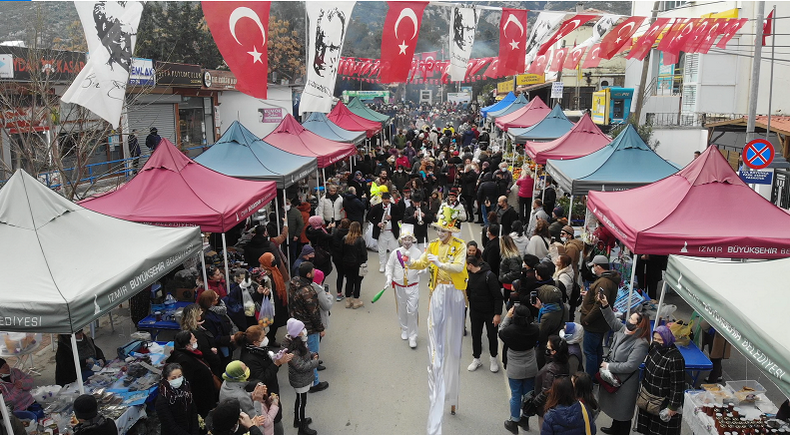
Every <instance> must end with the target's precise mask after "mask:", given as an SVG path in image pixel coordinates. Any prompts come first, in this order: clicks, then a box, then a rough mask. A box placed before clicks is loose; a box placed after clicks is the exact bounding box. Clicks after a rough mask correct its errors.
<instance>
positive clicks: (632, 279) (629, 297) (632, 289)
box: [610, 253, 637, 321]
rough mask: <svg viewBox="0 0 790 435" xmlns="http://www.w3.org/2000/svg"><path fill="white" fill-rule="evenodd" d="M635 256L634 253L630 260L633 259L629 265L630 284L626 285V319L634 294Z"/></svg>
mask: <svg viewBox="0 0 790 435" xmlns="http://www.w3.org/2000/svg"><path fill="white" fill-rule="evenodd" d="M636 257H637V255H636V253H634V254H633V257H632V260H631V261H633V264H632V265H631V284H630V285H629V287H628V309H627V310H626V318H625V320H626V321H627V320H628V316H630V315H631V297H632V296H633V294H634V281H636ZM610 303H611V302H610Z"/></svg>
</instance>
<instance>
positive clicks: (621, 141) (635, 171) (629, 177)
mask: <svg viewBox="0 0 790 435" xmlns="http://www.w3.org/2000/svg"><path fill="white" fill-rule="evenodd" d="M678 169H679V168H677V167H676V166H675V165H673V164H672V163H669V162H667V161H666V160H664V159H662V158H661V157H659V155H658V154H656V153H655V152H654V151H653V150H651V149H650V147H648V146H647V145H646V144H645V142H644V141H643V140H642V138H641V137H639V134H638V133H637V132H636V130H635V129H634V127H633V126H632V125H630V124H629V125H628V126H627V127H626V128H625V130H623V131H622V132H621V133H620V135H618V136H617V137H616V138H615V139H614V140H613V141H612V142H611V143H610V144H608V145H606V146H605V147H603V148H601V149H600V150H598V151H596V152H594V153H592V154H589V155H587V156H584V157H579V158H578V159H572V160H551V159H549V160H548V161H547V162H546V172H548V173H549V175H551V176H552V177H554V180H555V181H556V182H557V185H558V186H560V188H561V189H562V190H563V191H565V192H568V193H570V194H571V195H586V194H587V192H589V191H590V190H598V191H605V192H610V191H615V190H626V189H631V188H634V187H639V186H644V185H646V184H650V183H654V182H656V181H658V180H661V179H663V178H666V177H669V176H670V175H672V174H674V173H675V172H677V171H678Z"/></svg>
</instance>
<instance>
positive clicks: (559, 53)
mask: <svg viewBox="0 0 790 435" xmlns="http://www.w3.org/2000/svg"><path fill="white" fill-rule="evenodd" d="M569 50H570V48H560V49H559V50H554V56H552V58H551V66H549V72H558V71H561V70H562V64H563V63H564V62H565V57H566V56H567V55H568V51H569Z"/></svg>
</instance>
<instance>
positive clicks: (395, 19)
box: [381, 1, 428, 83]
mask: <svg viewBox="0 0 790 435" xmlns="http://www.w3.org/2000/svg"><path fill="white" fill-rule="evenodd" d="M387 5H388V6H389V11H388V12H387V18H386V19H385V20H384V29H383V33H382V35H381V81H382V82H383V83H398V82H405V81H406V80H407V79H408V78H409V70H410V69H411V59H412V58H413V57H414V49H415V48H417V39H418V36H419V34H420V24H421V23H422V13H423V12H424V11H425V6H427V5H428V2H416V1H405V2H401V1H390V2H387Z"/></svg>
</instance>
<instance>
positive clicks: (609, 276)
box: [579, 255, 621, 378]
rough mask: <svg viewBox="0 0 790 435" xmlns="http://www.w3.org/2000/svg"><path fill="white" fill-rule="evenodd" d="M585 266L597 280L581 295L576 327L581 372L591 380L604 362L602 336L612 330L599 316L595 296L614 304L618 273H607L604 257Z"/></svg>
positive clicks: (607, 264)
mask: <svg viewBox="0 0 790 435" xmlns="http://www.w3.org/2000/svg"><path fill="white" fill-rule="evenodd" d="M587 266H588V267H589V268H590V269H591V270H592V271H593V273H594V274H595V276H597V277H598V279H596V280H595V282H593V283H592V285H590V288H589V290H587V291H583V292H581V294H582V305H581V310H580V313H581V316H580V317H579V323H581V325H582V327H583V328H584V341H583V342H582V350H583V351H584V369H585V371H586V372H587V373H588V374H589V375H590V376H591V377H593V378H594V377H595V374H596V373H597V372H598V367H600V365H601V361H603V339H604V336H605V335H606V334H607V333H608V332H609V331H610V330H611V328H610V327H609V324H608V323H607V322H606V319H605V318H604V317H603V315H602V314H601V303H600V302H599V301H598V295H599V294H600V293H603V295H604V296H605V297H606V298H607V300H610V301H614V300H616V299H617V289H618V287H619V286H620V279H621V276H620V273H619V272H617V271H614V270H609V259H608V258H606V257H605V256H603V255H596V256H595V257H594V258H593V260H592V261H591V262H590V263H588V264H587Z"/></svg>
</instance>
